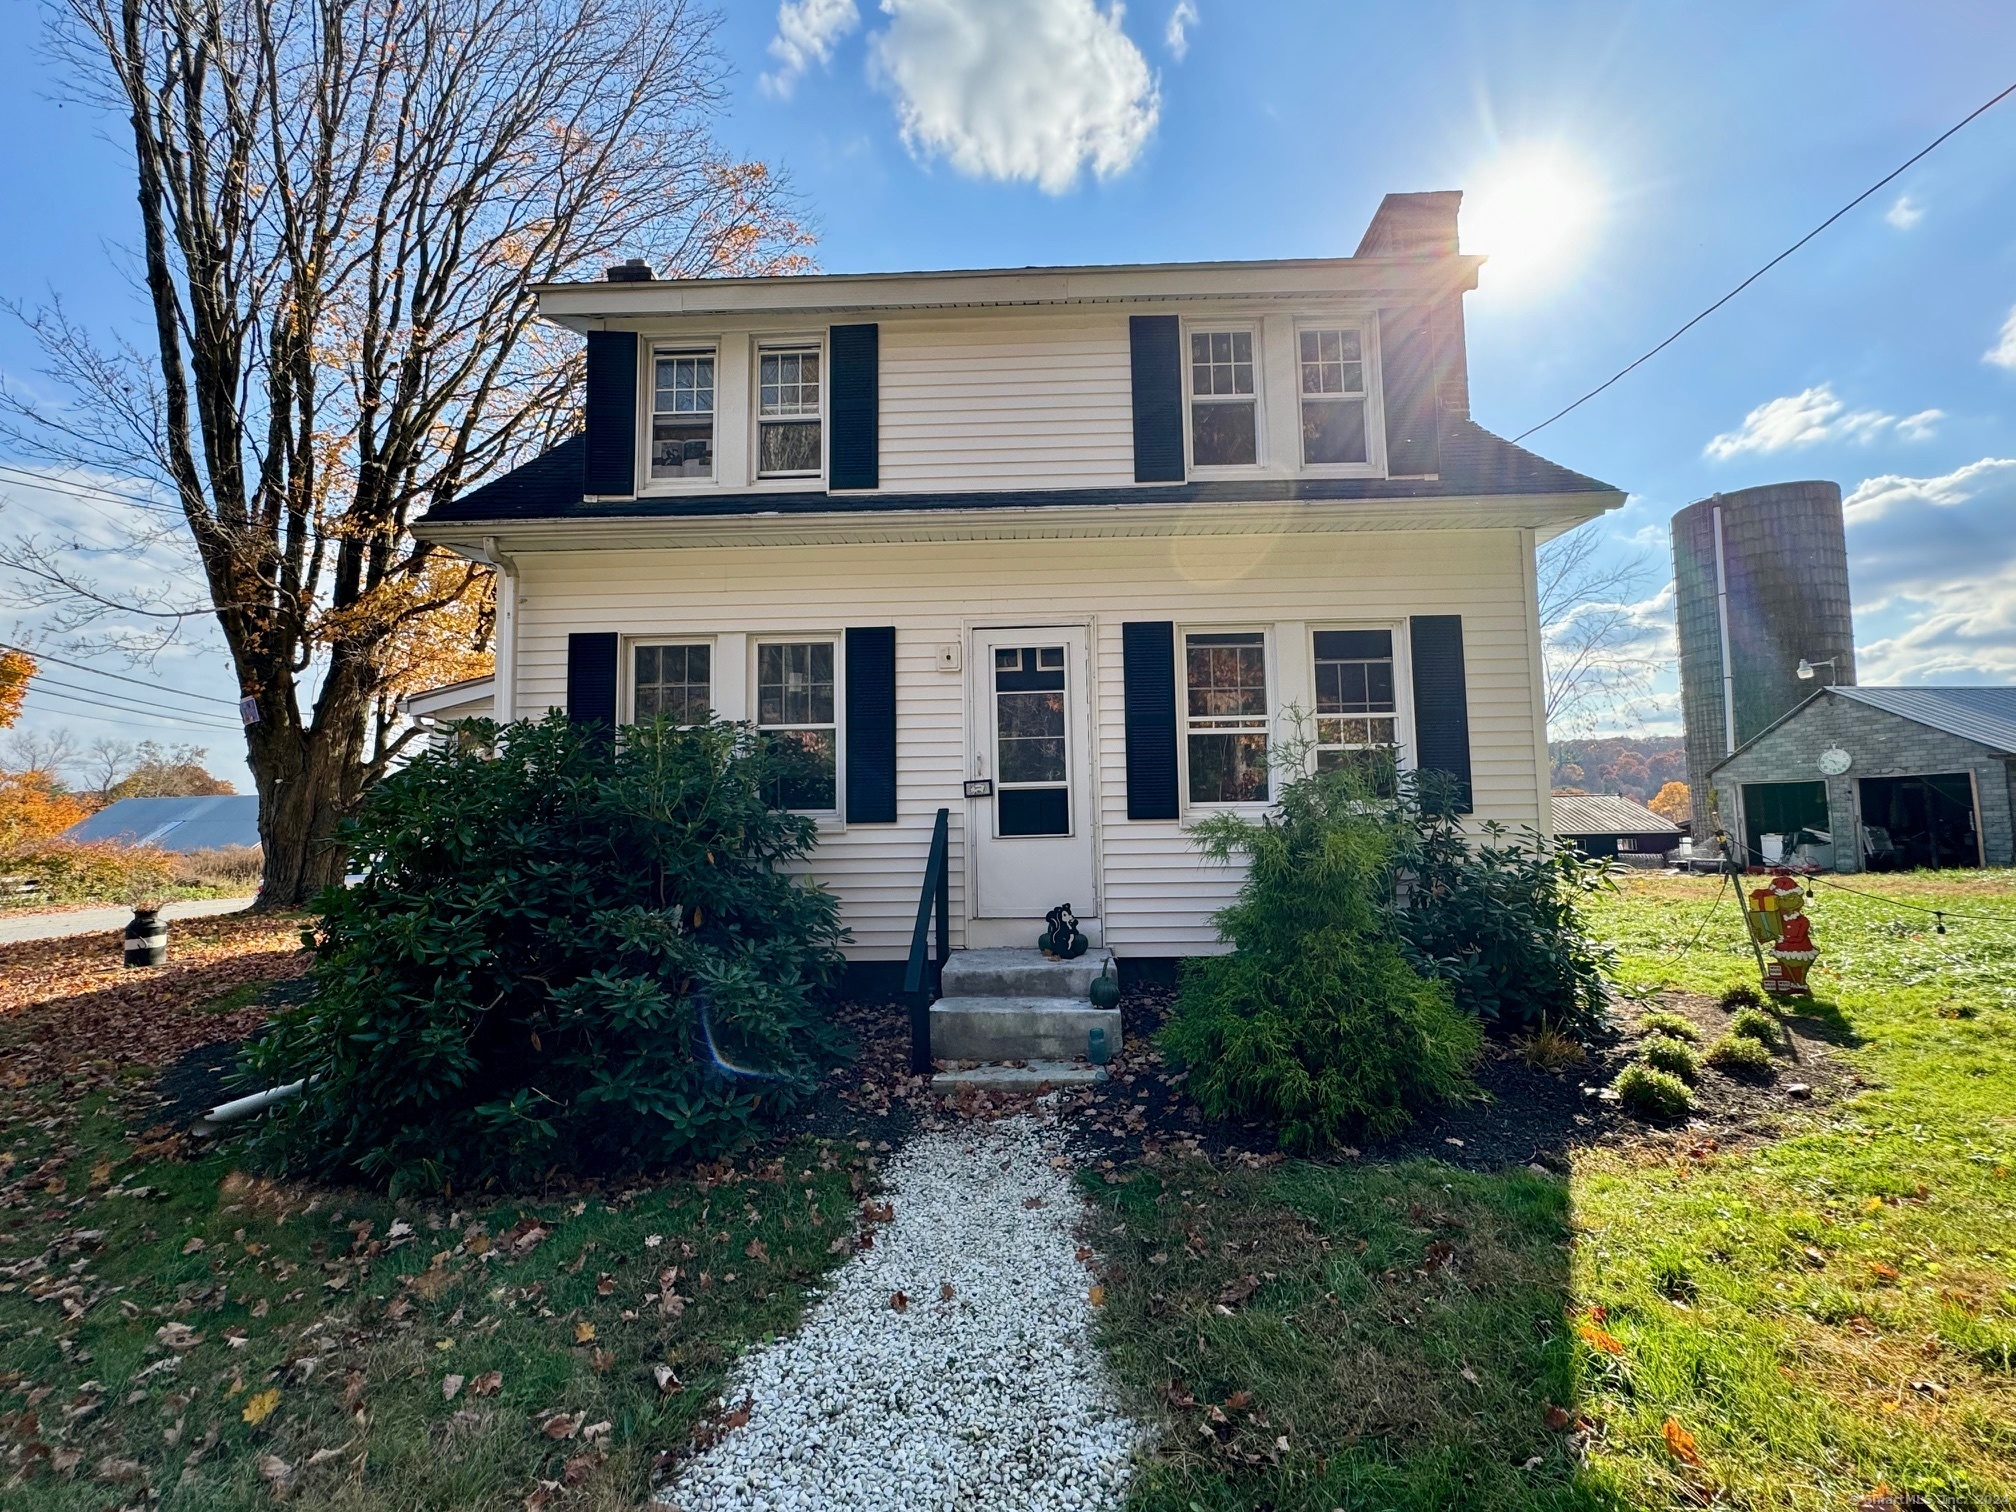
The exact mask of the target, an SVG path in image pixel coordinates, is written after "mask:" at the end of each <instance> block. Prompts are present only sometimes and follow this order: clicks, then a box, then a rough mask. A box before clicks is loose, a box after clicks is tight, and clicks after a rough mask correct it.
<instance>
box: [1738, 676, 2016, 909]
mask: <svg viewBox="0 0 2016 1512" xmlns="http://www.w3.org/2000/svg"><path fill="white" fill-rule="evenodd" d="M1710 782H1711V784H1712V790H1713V801H1714V806H1715V817H1716V819H1717V820H1718V821H1719V823H1720V825H1721V827H1722V828H1724V829H1726V830H1727V831H1728V834H1729V837H1730V841H1731V844H1732V845H1733V846H1734V847H1735V849H1736V851H1737V854H1738V856H1739V857H1741V858H1742V859H1744V860H1746V861H1747V862H1748V863H1749V864H1750V865H1753V866H1759V865H1771V864H1774V863H1776V862H1779V861H1781V860H1782V861H1793V862H1803V863H1806V864H1809V865H1813V866H1816V867H1818V868H1820V869H1821V870H1832V871H1842V872H1853V871H1863V870H1873V871H1889V870H1905V869H1908V868H1913V867H1926V866H1930V867H1948V866H2009V865H2012V864H2016V822H2012V814H2016V798H2012V783H2016V688H1953V687H1945V688H1871V687H1859V688H1823V689H1821V690H1820V691H1819V692H1818V693H1815V694H1814V695H1813V696H1812V697H1811V698H1809V699H1807V700H1806V701H1805V702H1804V703H1802V704H1800V705H1799V707H1798V708H1796V709H1794V710H1792V711H1791V712H1790V713H1789V714H1786V715H1785V716H1784V717H1783V718H1781V719H1779V720H1778V721H1777V722H1776V723H1775V724H1772V725H1770V726H1769V727H1768V728H1766V729H1764V730H1762V731H1760V732H1759V733H1758V734H1757V735H1756V736H1755V737H1754V738H1752V739H1751V740H1750V741H1748V742H1747V743H1746V744H1744V745H1743V746H1742V747H1741V748H1739V749H1738V750H1737V751H1736V753H1735V754H1734V755H1733V756H1730V757H1728V758H1726V759H1725V760H1723V761H1722V762H1721V763H1719V764H1718V765H1717V766H1715V767H1714V769H1713V770H1712V772H1711V774H1710Z"/></svg>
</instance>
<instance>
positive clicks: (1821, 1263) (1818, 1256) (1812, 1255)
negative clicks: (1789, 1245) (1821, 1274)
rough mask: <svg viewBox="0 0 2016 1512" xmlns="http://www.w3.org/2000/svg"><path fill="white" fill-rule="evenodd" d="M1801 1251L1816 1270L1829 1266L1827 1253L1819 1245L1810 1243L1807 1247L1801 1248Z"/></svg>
mask: <svg viewBox="0 0 2016 1512" xmlns="http://www.w3.org/2000/svg"><path fill="white" fill-rule="evenodd" d="M1800 1253H1801V1254H1802V1255H1804V1256H1805V1257H1806V1263H1807V1264H1808V1265H1810V1266H1812V1267H1813V1268H1814V1269H1815V1270H1824V1269H1826V1266H1827V1256H1826V1253H1825V1252H1824V1251H1823V1250H1821V1249H1820V1248H1818V1247H1817V1246H1815V1245H1811V1244H1809V1245H1807V1246H1806V1248H1805V1249H1803V1250H1801V1251H1800Z"/></svg>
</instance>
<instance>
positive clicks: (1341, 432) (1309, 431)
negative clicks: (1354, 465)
mask: <svg viewBox="0 0 2016 1512" xmlns="http://www.w3.org/2000/svg"><path fill="white" fill-rule="evenodd" d="M1302 460H1303V461H1304V462H1306V463H1311V464H1319V463H1334V462H1363V461H1364V460H1365V405H1364V402H1363V401H1362V400H1358V399H1339V400H1315V401H1312V400H1308V399H1305V400H1303V401H1302Z"/></svg>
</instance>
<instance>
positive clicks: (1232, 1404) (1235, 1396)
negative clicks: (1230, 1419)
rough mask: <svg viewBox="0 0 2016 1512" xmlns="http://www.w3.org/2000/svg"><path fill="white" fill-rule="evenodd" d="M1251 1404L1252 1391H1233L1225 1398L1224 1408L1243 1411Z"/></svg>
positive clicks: (1230, 1410)
mask: <svg viewBox="0 0 2016 1512" xmlns="http://www.w3.org/2000/svg"><path fill="white" fill-rule="evenodd" d="M1252 1405H1253V1393H1252V1392H1250V1391H1235V1392H1233V1393H1232V1395H1230V1396H1228V1397H1227V1398H1225V1410H1226V1411H1227V1412H1244V1411H1245V1410H1246V1409H1247V1408H1248V1407H1251V1406H1252Z"/></svg>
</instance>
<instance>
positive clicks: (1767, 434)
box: [1703, 359, 2016, 462]
mask: <svg viewBox="0 0 2016 1512" xmlns="http://www.w3.org/2000/svg"><path fill="white" fill-rule="evenodd" d="M2012 362H2016V359H2012ZM1944 418H1945V412H1944V411H1943V410H1936V409H1926V410H1920V411H1918V413H1917V414H1915V415H1905V416H1903V417H1902V418H1899V417H1898V416H1896V415H1886V414H1885V413H1883V411H1881V410H1873V409H1863V410H1851V409H1849V408H1848V406H1847V405H1845V404H1844V403H1842V402H1841V400H1840V399H1839V398H1838V397H1836V395H1835V393H1834V388H1833V385H1831V384H1826V383H1823V384H1820V385H1819V386H1818V387H1816V388H1809V389H1802V390H1801V391H1800V392H1799V393H1796V394H1788V395H1786V396H1785V397H1784V398H1782V399H1772V400H1769V401H1767V402H1766V403H1763V404H1760V405H1758V406H1757V408H1755V409H1753V410H1752V411H1750V413H1749V414H1747V415H1745V416H1744V417H1743V423H1742V425H1740V426H1738V427H1737V428H1736V429H1735V430H1733V431H1724V432H1723V433H1722V434H1721V435H1719V436H1717V437H1715V438H1714V439H1713V440H1712V441H1710V442H1709V443H1708V445H1707V446H1706V447H1705V448H1703V450H1704V451H1706V453H1707V454H1708V455H1709V456H1710V457H1713V458H1714V459H1715V460H1716V461H1718V462H1720V461H1726V460H1728V459H1729V458H1730V457H1737V456H1741V455H1742V454H1743V453H1745V452H1761V453H1770V452H1781V451H1788V450H1791V449H1792V448H1795V447H1801V446H1814V445H1817V444H1818V443H1820V442H1822V441H1872V440H1874V439H1875V438H1876V437H1878V436H1880V435H1883V434H1884V433H1886V432H1889V433H1893V434H1895V435H1896V436H1898V437H1899V438H1900V439H1902V440H1905V441H1923V440H1924V439H1925V438H1926V437H1928V436H1930V435H1931V434H1932V433H1933V428H1934V426H1935V425H1936V424H1937V423H1938V422H1939V421H1940V420H1943V419H1944Z"/></svg>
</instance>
